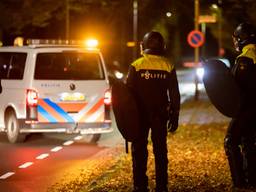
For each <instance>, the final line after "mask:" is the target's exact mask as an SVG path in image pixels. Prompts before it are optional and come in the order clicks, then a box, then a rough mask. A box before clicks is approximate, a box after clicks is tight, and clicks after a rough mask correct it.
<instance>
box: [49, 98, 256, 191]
mask: <svg viewBox="0 0 256 192" xmlns="http://www.w3.org/2000/svg"><path fill="white" fill-rule="evenodd" d="M229 120H230V119H227V118H225V117H224V116H222V115H221V114H219V113H218V112H217V111H216V110H215V109H214V107H213V106H212V105H211V104H210V103H209V101H208V100H207V99H206V98H202V99H200V100H199V101H193V100H190V101H187V102H185V103H184V104H183V105H182V108H181V116H180V126H179V129H178V131H177V132H176V133H175V134H169V135H168V158H169V169H168V172H169V190H170V191H173V192H175V191H177V192H186V191H199V192H201V191H202V192H215V191H218V192H225V191H234V190H233V189H232V185H231V178H230V172H229V168H228V164H227V159H226V156H225V153H224V148H223V139H224V135H225V132H226V128H227V125H228V122H229ZM148 149H149V159H148V172H147V174H148V176H149V187H150V189H151V190H153V189H154V187H155V176H154V175H155V173H154V156H153V153H152V145H151V144H150V145H149V146H148ZM90 163H91V166H89V169H83V170H81V174H80V176H79V177H77V178H75V179H74V180H73V181H71V182H68V183H65V184H64V185H63V184H61V185H58V184H56V186H55V187H53V188H51V189H52V190H50V191H79V192H111V191H113V192H114V191H120V192H126V191H127V192H129V191H132V169H131V155H130V154H128V155H127V154H125V153H124V152H119V153H115V155H113V153H111V154H108V155H105V156H104V158H103V157H101V158H99V159H98V160H96V161H95V160H92V162H90ZM53 189H54V190H53ZM246 191H253V190H246Z"/></svg>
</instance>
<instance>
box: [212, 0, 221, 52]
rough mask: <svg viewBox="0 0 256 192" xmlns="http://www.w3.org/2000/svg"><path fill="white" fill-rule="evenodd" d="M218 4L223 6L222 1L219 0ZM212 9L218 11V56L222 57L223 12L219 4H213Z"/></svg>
mask: <svg viewBox="0 0 256 192" xmlns="http://www.w3.org/2000/svg"><path fill="white" fill-rule="evenodd" d="M218 3H219V4H221V3H222V1H221V0H218ZM212 8H213V9H214V10H216V13H217V18H218V55H219V56H222V54H223V52H222V21H221V20H222V10H221V7H220V6H218V5H217V4H212Z"/></svg>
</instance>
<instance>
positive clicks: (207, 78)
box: [203, 59, 241, 118]
mask: <svg viewBox="0 0 256 192" xmlns="http://www.w3.org/2000/svg"><path fill="white" fill-rule="evenodd" d="M203 67H204V76H203V83H204V86H205V90H206V93H207V95H208V97H209V99H210V101H211V102H212V104H213V105H214V106H215V107H216V108H217V110H218V111H219V112H221V113H222V114H223V115H225V116H227V117H232V118H233V117H236V116H237V114H238V112H239V109H240V106H241V93H240V90H239V87H238V85H237V84H236V82H235V79H234V77H233V76H232V74H231V71H230V69H229V68H228V67H227V66H226V65H225V63H223V62H222V61H220V60H217V59H211V60H206V61H204V62H203Z"/></svg>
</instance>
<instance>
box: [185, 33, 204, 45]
mask: <svg viewBox="0 0 256 192" xmlns="http://www.w3.org/2000/svg"><path fill="white" fill-rule="evenodd" d="M187 41H188V44H189V45H190V46H191V47H194V48H197V47H200V46H202V45H203V43H204V34H203V33H202V32H201V31H198V30H193V31H191V32H190V33H189V34H188V37H187Z"/></svg>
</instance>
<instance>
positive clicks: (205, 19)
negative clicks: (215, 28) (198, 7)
mask: <svg viewBox="0 0 256 192" xmlns="http://www.w3.org/2000/svg"><path fill="white" fill-rule="evenodd" d="M216 21H217V18H216V15H200V16H199V21H198V22H199V23H216Z"/></svg>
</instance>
